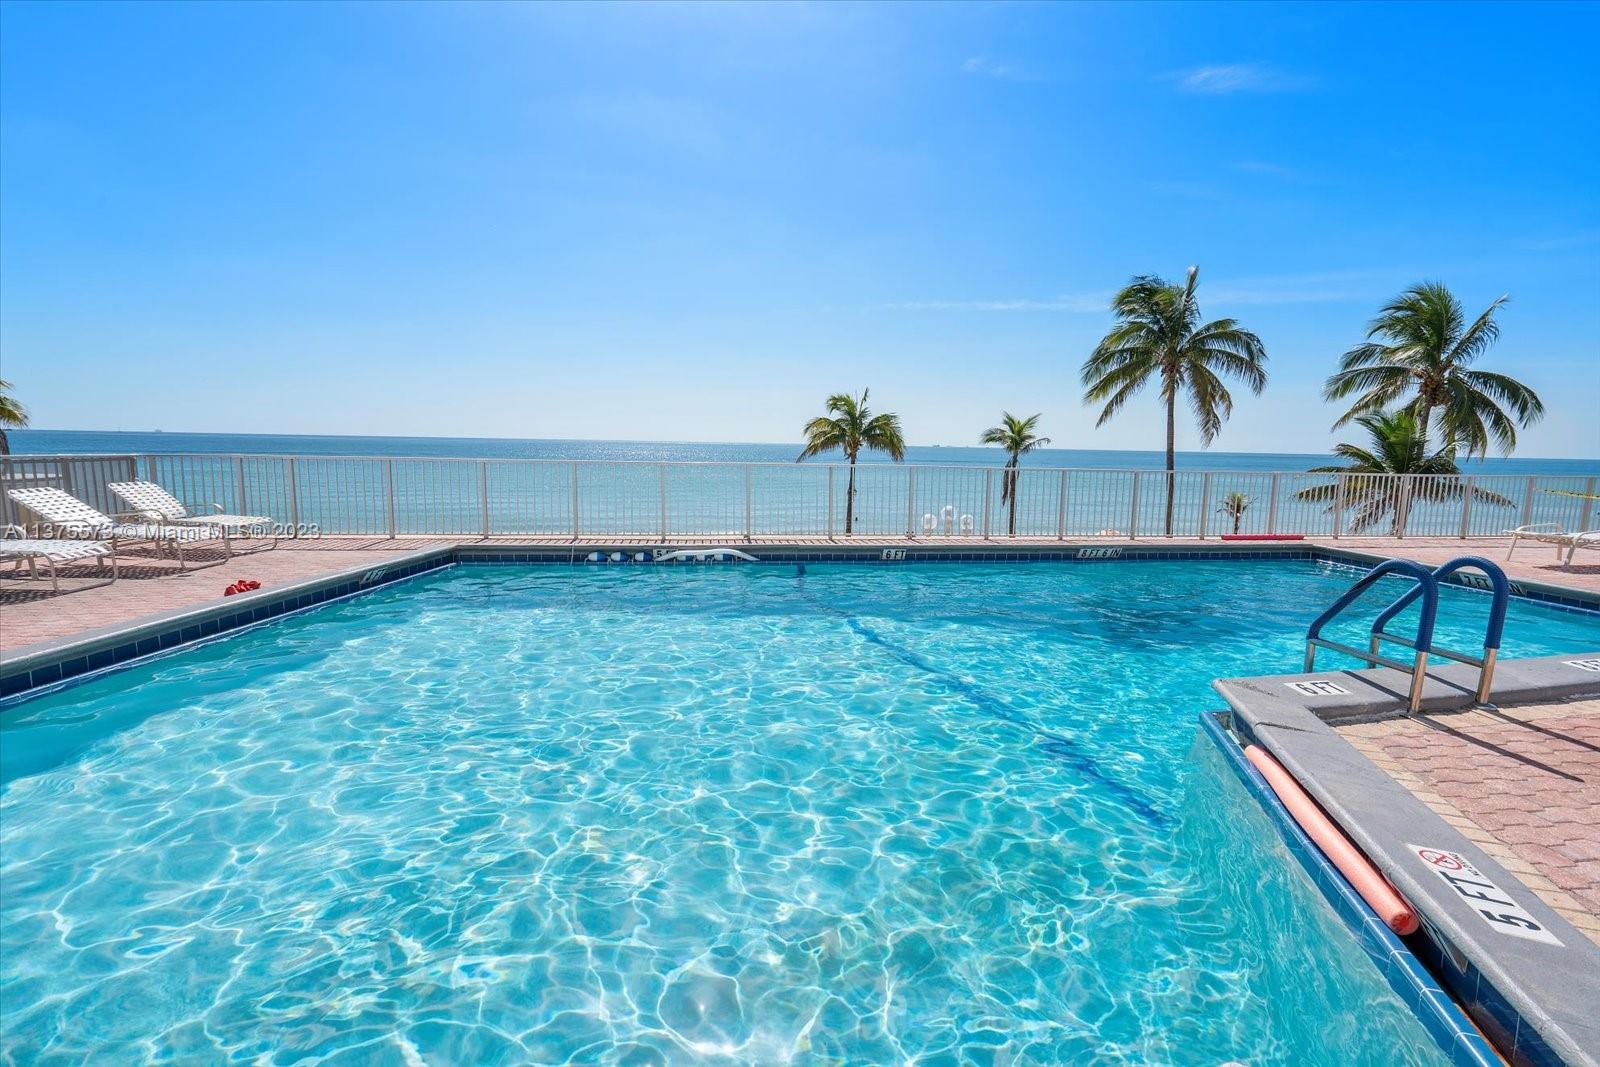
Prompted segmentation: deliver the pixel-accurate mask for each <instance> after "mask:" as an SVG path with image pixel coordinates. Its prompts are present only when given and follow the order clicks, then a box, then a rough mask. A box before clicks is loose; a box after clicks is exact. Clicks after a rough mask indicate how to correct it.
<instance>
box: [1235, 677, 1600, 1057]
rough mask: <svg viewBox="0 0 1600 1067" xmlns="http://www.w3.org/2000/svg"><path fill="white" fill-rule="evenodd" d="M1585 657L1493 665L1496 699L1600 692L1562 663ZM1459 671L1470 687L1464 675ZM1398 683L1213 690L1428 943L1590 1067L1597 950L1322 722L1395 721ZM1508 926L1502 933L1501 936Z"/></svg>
mask: <svg viewBox="0 0 1600 1067" xmlns="http://www.w3.org/2000/svg"><path fill="white" fill-rule="evenodd" d="M1585 658H1592V657H1585V656H1565V657H1544V658H1542V659H1537V660H1533V659H1530V660H1522V661H1517V660H1508V661H1506V662H1505V663H1504V664H1503V665H1502V668H1503V672H1504V677H1505V679H1506V683H1507V687H1508V691H1511V692H1516V693H1531V694H1537V695H1535V696H1532V697H1531V698H1530V699H1531V700H1548V699H1554V698H1556V697H1557V696H1559V695H1561V694H1563V693H1566V692H1569V691H1574V690H1581V691H1584V692H1593V691H1600V674H1589V672H1585V671H1582V670H1581V669H1579V668H1571V667H1567V666H1566V663H1567V661H1570V660H1581V659H1585ZM1452 666H1455V665H1452ZM1464 670H1465V671H1466V673H1467V674H1468V675H1471V676H1472V677H1473V678H1474V679H1475V676H1476V672H1475V671H1474V670H1472V669H1471V668H1464ZM1569 672H1570V674H1569ZM1442 673H1447V674H1448V675H1449V677H1446V678H1442V679H1440V680H1439V681H1438V682H1437V685H1436V687H1435V688H1433V689H1431V690H1430V696H1431V697H1432V698H1433V699H1435V700H1437V701H1440V702H1443V701H1458V702H1459V701H1460V700H1461V698H1460V695H1459V694H1460V693H1462V692H1463V691H1464V692H1465V694H1466V697H1467V698H1468V702H1469V701H1470V695H1471V692H1470V685H1468V686H1466V687H1463V686H1462V685H1461V684H1460V683H1461V679H1460V678H1457V677H1455V672H1453V671H1449V670H1448V669H1446V671H1445V672H1442ZM1571 675H1587V677H1572V676H1571ZM1404 677H1405V676H1404V675H1402V674H1400V673H1399V672H1395V671H1384V672H1380V671H1348V672H1322V673H1319V674H1315V675H1281V676H1274V677H1262V678H1235V679H1228V680H1225V681H1220V682H1217V683H1216V688H1217V691H1218V692H1220V693H1221V694H1222V695H1223V697H1224V698H1225V699H1226V700H1227V701H1228V705H1229V707H1231V708H1232V709H1233V714H1234V716H1235V717H1236V720H1237V723H1238V725H1239V726H1240V727H1241V728H1242V729H1243V730H1245V731H1248V733H1249V734H1251V735H1253V736H1254V737H1255V738H1256V740H1257V741H1259V743H1260V744H1262V745H1263V746H1264V747H1265V748H1266V749H1267V750H1268V751H1269V752H1271V753H1272V754H1273V756H1275V757H1276V758H1277V759H1278V761H1279V762H1280V763H1282V764H1283V766H1284V767H1285V768H1286V769H1287V770H1288V771H1289V772H1290V773H1291V774H1293V775H1294V777H1295V778H1296V779H1297V780H1298V781H1299V782H1300V784H1301V785H1302V786H1303V787H1304V788H1305V789H1306V791H1307V792H1308V793H1310V794H1311V795H1312V796H1313V797H1314V798H1315V799H1316V801H1317V802H1318V803H1319V804H1321V805H1322V807H1323V808H1324V810H1326V811H1327V812H1328V814H1329V815H1330V816H1331V817H1332V818H1333V819H1334V820H1335V821H1336V822H1337V823H1338V824H1339V825H1340V826H1341V827H1342V828H1343V829H1344V830H1345V832H1346V833H1347V834H1349V835H1350V838H1351V839H1352V840H1353V841H1354V842H1355V843H1356V844H1357V845H1358V846H1359V847H1360V848H1361V850H1362V851H1363V852H1365V853H1366V855H1367V856H1368V857H1369V858H1370V859H1371V860H1372V862H1373V863H1374V864H1375V865H1376V866H1377V867H1378V869H1379V870H1380V871H1382V872H1383V874H1384V876H1385V877H1386V878H1388V879H1389V881H1390V882H1391V883H1393V884H1394V886H1395V888H1396V889H1398V890H1399V891H1400V893H1401V894H1402V895H1403V896H1405V898H1406V899H1407V900H1409V901H1411V903H1412V905H1413V906H1414V907H1416V908H1417V909H1418V911H1419V912H1420V913H1421V915H1422V916H1423V918H1424V921H1425V922H1426V923H1427V925H1428V927H1429V930H1430V932H1431V933H1432V935H1433V936H1434V938H1435V940H1436V942H1437V943H1440V944H1441V945H1442V946H1443V947H1445V948H1446V950H1447V952H1448V953H1450V954H1452V955H1454V954H1456V953H1459V954H1460V956H1462V957H1464V958H1465V959H1466V960H1468V961H1470V963H1471V964H1472V966H1473V967H1475V968H1476V969H1477V971H1478V973H1479V974H1480V976H1481V977H1483V978H1487V979H1488V980H1489V981H1490V982H1491V983H1492V984H1493V987H1494V989H1495V990H1496V991H1498V993H1499V994H1500V995H1501V996H1502V997H1503V998H1504V999H1505V1001H1506V1002H1508V1003H1509V1004H1511V1005H1512V1006H1513V1007H1514V1008H1515V1009H1516V1011H1517V1013H1518V1014H1519V1015H1521V1017H1522V1019H1523V1020H1524V1024H1525V1025H1531V1026H1533V1027H1534V1028H1535V1029H1536V1030H1537V1031H1538V1033H1539V1035H1540V1036H1541V1037H1542V1038H1543V1039H1544V1041H1545V1043H1547V1044H1548V1045H1549V1046H1550V1048H1552V1049H1553V1050H1555V1051H1556V1052H1557V1054H1559V1055H1560V1056H1562V1057H1563V1058H1564V1059H1565V1060H1566V1062H1568V1063H1570V1064H1585V1065H1600V948H1597V947H1596V946H1595V945H1594V943H1593V942H1591V941H1590V940H1589V939H1588V938H1586V937H1585V936H1584V935H1583V934H1582V933H1581V932H1580V931H1578V930H1577V929H1576V928H1575V927H1573V926H1572V925H1571V924H1570V923H1569V922H1567V920H1565V919H1564V918H1562V917H1561V916H1560V915H1558V914H1557V913H1556V912H1555V911H1554V910H1553V909H1551V908H1550V907H1549V906H1548V905H1546V904H1545V903H1544V902H1543V901H1541V900H1540V899H1539V898H1538V896H1537V895H1535V894H1534V893H1533V891H1532V890H1530V889H1528V888H1527V887H1526V886H1524V885H1523V884H1522V883H1521V881H1520V880H1518V879H1517V877H1516V876H1515V875H1514V874H1512V873H1511V872H1510V871H1508V870H1506V869H1505V868H1504V867H1502V866H1501V865H1500V864H1499V863H1498V862H1496V861H1495V860H1494V859H1493V858H1492V857H1491V856H1489V855H1488V854H1487V853H1485V852H1484V851H1483V850H1482V849H1481V848H1479V847H1478V846H1477V845H1475V844H1473V843H1472V842H1471V841H1469V840H1468V839H1467V838H1466V837H1465V836H1463V835H1462V834H1461V832H1460V831H1459V830H1457V829H1456V828H1455V827H1453V826H1451V825H1450V824H1448V823H1446V822H1445V821H1444V820H1443V819H1442V818H1441V817H1440V816H1439V815H1437V814H1436V813H1435V812H1434V811H1433V810H1432V809H1430V808H1429V807H1428V806H1427V805H1426V804H1424V803H1423V802H1422V801H1420V800H1418V799H1417V798H1416V797H1414V796H1412V795H1411V792H1410V791H1409V790H1408V789H1406V788H1405V787H1404V786H1402V785H1400V784H1399V783H1398V782H1396V781H1395V780H1394V779H1392V778H1390V777H1389V775H1387V774H1386V773H1384V772H1383V771H1382V770H1380V769H1378V768H1377V767H1376V766H1374V765H1373V764H1372V763H1371V762H1370V761H1369V760H1368V759H1367V758H1366V757H1365V756H1363V755H1361V753H1359V752H1357V751H1356V749H1355V748H1354V747H1353V746H1351V745H1350V743H1349V742H1348V741H1346V740H1345V739H1344V738H1342V737H1340V736H1339V734H1338V732H1337V731H1336V730H1334V729H1333V728H1332V727H1331V726H1329V725H1328V723H1327V722H1326V721H1325V719H1328V718H1341V717H1345V716H1348V715H1362V714H1374V715H1376V714H1380V713H1383V710H1384V704H1383V698H1384V697H1385V696H1387V699H1388V704H1387V713H1388V714H1395V713H1397V712H1398V711H1399V709H1400V708H1401V706H1402V701H1403V698H1404V685H1403V680H1404ZM1307 679H1320V680H1328V679H1331V680H1333V681H1335V682H1338V683H1340V684H1344V683H1348V685H1347V688H1348V689H1349V690H1350V692H1348V693H1346V694H1332V693H1330V694H1322V695H1308V694H1302V693H1300V692H1297V691H1296V690H1295V689H1292V688H1290V687H1289V683H1292V682H1296V681H1303V680H1307ZM1591 679H1592V680H1591ZM1496 688H1497V691H1498V689H1499V687H1498V686H1497V687H1496ZM1502 699H1505V698H1504V697H1503V696H1502ZM1507 702H1509V701H1507ZM1455 706H1460V705H1459V703H1458V704H1457V705H1455ZM1418 847H1421V848H1425V849H1430V850H1436V851H1437V852H1440V853H1455V854H1457V855H1459V856H1461V857H1462V858H1464V859H1465V860H1466V861H1468V862H1469V863H1470V864H1471V865H1472V867H1474V868H1476V869H1477V871H1478V872H1480V873H1481V874H1482V875H1484V876H1486V880H1487V881H1488V882H1492V883H1493V884H1494V885H1495V886H1496V887H1498V891H1499V892H1500V893H1503V894H1504V896H1505V897H1509V898H1510V899H1511V901H1512V902H1513V904H1514V905H1515V907H1516V909H1517V910H1520V912H1522V913H1525V914H1526V915H1528V916H1531V917H1532V919H1533V920H1534V921H1535V922H1536V923H1537V924H1538V925H1539V926H1540V927H1542V928H1543V929H1544V930H1545V931H1547V932H1548V934H1549V935H1550V936H1551V938H1553V942H1554V943H1552V942H1551V941H1545V940H1534V939H1532V938H1531V937H1530V936H1528V935H1527V933H1526V932H1525V931H1524V932H1522V933H1518V932H1516V927H1515V924H1512V923H1509V922H1507V921H1496V920H1492V919H1490V918H1486V917H1485V915H1484V914H1483V913H1482V909H1484V908H1488V909H1489V910H1490V911H1492V912H1494V913H1496V914H1501V915H1505V914H1510V913H1511V912H1512V909H1503V908H1499V907H1498V906H1497V905H1494V904H1492V903H1488V902H1486V901H1485V899H1483V898H1482V897H1478V898H1474V897H1472V896H1469V895H1464V891H1463V888H1462V886H1461V885H1459V884H1454V885H1453V884H1452V883H1451V882H1448V881H1446V880H1445V879H1443V878H1441V877H1440V874H1439V870H1438V869H1437V868H1435V867H1432V866H1430V865H1429V863H1428V862H1425V861H1424V859H1423V858H1421V857H1420V856H1419V855H1418V852H1417V848H1418ZM1473 881H1474V882H1475V881H1476V880H1473ZM1465 892H1466V893H1471V892H1477V893H1481V894H1485V895H1487V896H1491V897H1494V899H1496V900H1498V899H1501V898H1500V897H1498V896H1494V892H1495V891H1493V890H1488V889H1485V888H1483V887H1481V886H1477V885H1475V884H1474V885H1468V886H1466V889H1465ZM1508 926H1511V927H1513V929H1511V930H1510V931H1508V929H1507V927H1508Z"/></svg>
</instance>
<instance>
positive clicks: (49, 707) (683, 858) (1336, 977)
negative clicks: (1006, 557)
mask: <svg viewBox="0 0 1600 1067" xmlns="http://www.w3.org/2000/svg"><path fill="white" fill-rule="evenodd" d="M1241 577H1242V572H1241V570H1240V569H1239V568H1237V567H1230V566H1228V565H1213V566H1208V565H1197V566H1195V567H1192V568H1180V567H1176V566H1170V565H1138V564H1129V565H1106V566H1103V567H1102V566H1096V567H1076V568H1074V567H1053V566H1043V565H1041V566H1030V567H1009V568H1008V567H1004V566H985V567H977V566H974V567H905V568H893V569H890V568H859V567H856V568H852V567H818V566H812V567H809V568H808V569H807V572H806V575H805V578H804V580H803V582H802V581H799V580H797V578H796V576H795V571H794V569H793V568H783V567H776V566H773V567H766V566H760V567H744V568H704V569H695V568H684V569H678V570H666V569H649V568H618V569H615V570H609V571H608V570H605V569H592V570H585V569H576V568H575V569H568V568H512V567H507V568H496V569H493V570H491V569H487V568H472V569H454V570H451V571H447V572H443V573H436V574H432V575H428V576H425V577H422V578H419V579H416V580H413V581H411V582H407V583H402V584H400V585H397V586H393V587H388V588H384V589H381V590H377V591H375V592H373V593H370V594H367V595H365V596H362V597H359V598H354V599H352V600H349V601H345V602H341V603H338V604H334V605H330V606H327V607H325V608H323V609H319V610H317V611H314V612H309V613H306V614H302V615H299V616H296V617H293V618H289V619H285V620H282V621H281V622H279V623H277V624H275V625H273V626H270V627H265V628H261V629H258V630H255V631H251V632H249V633H245V634H240V635H237V636H234V637H231V638H229V639H227V640H224V641H219V642H216V643H214V644H211V645H209V646H206V647H204V648H200V649H194V650H189V651H185V652H182V653H179V654H177V655H173V656H170V657H166V658H162V659H160V660H156V661H152V662H150V663H146V664H142V665H138V666H136V667H133V668H131V669H129V670H125V671H121V672H118V673H115V674H111V675H106V676H103V677H100V678H97V679H94V680H91V681H88V682H86V683H84V684H82V685H78V686H73V687H70V688H66V689H63V690H60V691H58V692H56V693H53V694H50V695H47V696H45V697H42V698H38V699H36V700H33V701H31V702H28V703H26V704H23V705H20V706H17V707H13V708H10V709H8V710H6V711H5V713H4V717H3V718H0V742H3V743H0V763H3V767H4V772H5V785H4V790H3V793H0V885H3V889H4V892H3V893H0V948H3V950H4V951H3V953H0V977H3V981H4V988H5V1011H4V1026H3V1028H0V1029H3V1034H0V1036H3V1052H4V1055H5V1057H6V1058H7V1059H8V1060H9V1061H10V1062H16V1063H79V1062H94V1063H119V1064H127V1063H141V1062H184V1063H189V1062H193V1063H241V1064H242V1063H250V1064H257V1063H259V1064H280V1063H281V1064H287V1063H320V1064H357V1063H381V1064H386V1063H394V1064H415V1063H427V1064H435V1063H471V1064H490V1063H507V1064H510V1063H550V1064H589V1063H617V1064H666V1063H708V1062H709V1063H729V1064H733V1063H740V1064H763V1065H765V1064H778V1063H807V1064H823V1063H849V1064H877V1063H883V1064H889V1063H911V1062H915V1063H921V1064H946V1063H948V1064H957V1063H1096V1064H1100V1063H1106V1064H1116V1063H1124V1064H1147V1063H1196V1064H1220V1063H1223V1062H1227V1061H1237V1062H1240V1063H1250V1064H1267V1063H1295V1064H1336V1063H1337V1064H1349V1063H1372V1064H1380V1063H1382V1064H1388V1063H1397V1062H1398V1063H1415V1064H1436V1063H1439V1062H1442V1061H1441V1060H1440V1059H1439V1057H1438V1056H1437V1054H1435V1053H1434V1052H1433V1050H1432V1048H1431V1046H1430V1045H1428V1043H1427V1041H1426V1038H1425V1037H1424V1036H1423V1035H1422V1032H1421V1030H1420V1027H1418V1025H1417V1024H1416V1022H1415V1020H1414V1019H1412V1018H1411V1016H1410V1015H1409V1014H1408V1013H1407V1012H1406V1010H1405V1009H1404V1007H1403V1005H1401V1004H1400V1003H1399V1001H1398V1000H1397V999H1396V998H1394V997H1393V995H1392V994H1390V993H1389V992H1388V989H1387V987H1386V986H1385V985H1384V983H1383V981H1382V979H1381V976H1378V975H1377V974H1376V972H1375V971H1373V970H1372V968H1371V967H1370V965H1369V964H1367V962H1366V959H1365V957H1364V956H1363V955H1362V954H1361V952H1360V950H1359V949H1358V948H1357V947H1356V946H1355V945H1354V943H1353V942H1351V941H1350V940H1349V939H1348V938H1347V937H1346V936H1345V935H1344V934H1343V932H1342V929H1341V928H1340V927H1339V925H1338V921H1337V919H1335V918H1334V917H1333V916H1332V913H1331V912H1329V911H1328V910H1327V909H1326V907H1325V906H1324V905H1323V904H1322V903H1321V901H1320V898H1319V897H1317V896H1316V894H1315V892H1314V891H1313V890H1312V889H1311V888H1310V887H1309V885H1308V883H1306V882H1305V880H1304V879H1303V878H1301V877H1300V876H1299V875H1298V873H1297V871H1296V870H1295V869H1294V868H1293V867H1292V861H1290V860H1289V859H1288V858H1287V856H1286V855H1285V854H1283V853H1282V850H1281V847H1280V846H1278V845H1277V843H1276V841H1275V839H1274V838H1272V836H1271V833H1270V830H1269V829H1268V827H1267V825H1266V823H1265V822H1264V821H1263V820H1262V819H1261V818H1260V814H1259V812H1254V813H1253V812H1252V811H1251V809H1250V808H1249V806H1248V804H1246V803H1245V802H1244V798H1243V796H1242V794H1241V793H1240V792H1239V790H1238V787H1237V784H1236V783H1233V782H1231V780H1230V778H1229V775H1228V773H1227V772H1226V771H1225V770H1220V769H1219V768H1218V767H1217V766H1216V765H1215V764H1214V761H1213V760H1212V758H1211V757H1210V756H1209V754H1208V753H1207V752H1206V751H1205V750H1204V748H1203V746H1201V747H1198V748H1196V747H1193V743H1194V738H1195V725H1194V724H1195V714H1196V712H1198V711H1199V710H1201V709H1203V708H1207V707H1211V706H1214V700H1213V698H1212V697H1211V696H1210V694H1209V692H1208V690H1207V685H1208V683H1209V680H1210V679H1211V678H1212V677H1215V676H1217V675H1220V674H1229V673H1239V672H1245V671H1251V670H1257V671H1259V670H1272V669H1287V668H1291V667H1292V666H1293V660H1294V656H1295V654H1296V644H1297V639H1298V635H1299V634H1300V633H1302V632H1303V627H1304V622H1305V620H1306V619H1307V618H1309V616H1310V615H1311V614H1312V613H1314V611H1315V610H1316V607H1317V606H1318V605H1320V604H1322V603H1325V602H1326V601H1327V600H1328V599H1329V598H1330V597H1331V595H1333V593H1334V592H1336V591H1337V590H1338V589H1340V588H1342V587H1343V585H1344V584H1345V583H1346V581H1347V576H1344V575H1334V574H1329V573H1326V572H1324V571H1322V570H1320V569H1318V568H1316V567H1313V566H1311V565H1300V564H1295V565H1287V564H1275V565H1271V566H1253V567H1250V568H1248V578H1249V581H1248V584H1242V583H1241V582H1240V578H1241ZM1241 588H1247V589H1248V590H1249V592H1250V594H1251V595H1250V597H1249V598H1248V599H1247V598H1244V597H1241V596H1240V595H1239V591H1240V589H1241ZM1470 596H1471V595H1470V594H1465V593H1463V594H1462V595H1461V597H1460V598H1457V599H1460V605H1459V606H1460V607H1463V608H1467V609H1472V610H1476V609H1477V608H1478V606H1479V605H1478V603H1477V601H1474V600H1471V599H1470ZM1460 636H1461V635H1460V634H1457V635H1456V637H1457V638H1459V637H1460ZM1507 643H1508V654H1529V653H1531V652H1544V651H1555V650H1560V649H1564V648H1581V647H1583V646H1584V645H1585V644H1589V645H1595V644H1600V627H1596V626H1595V625H1594V624H1593V623H1592V622H1591V621H1589V620H1586V619H1582V618H1580V617H1577V616H1573V615H1570V614H1560V613H1555V612H1545V611H1542V610H1540V609H1537V608H1535V607H1532V606H1529V605H1523V604H1519V605H1518V606H1517V610H1516V612H1514V616H1513V620H1512V624H1511V626H1510V627H1509V628H1508V637H1507Z"/></svg>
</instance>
